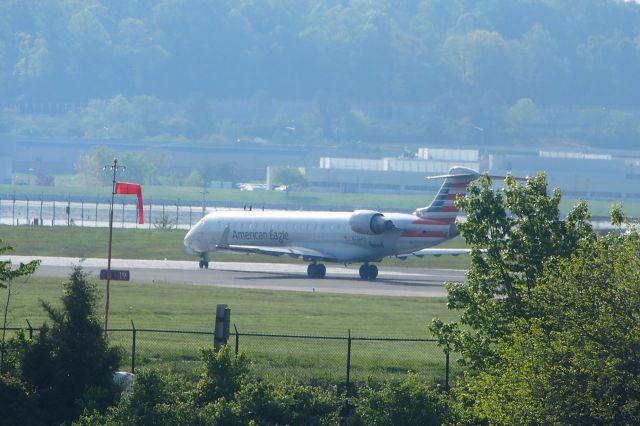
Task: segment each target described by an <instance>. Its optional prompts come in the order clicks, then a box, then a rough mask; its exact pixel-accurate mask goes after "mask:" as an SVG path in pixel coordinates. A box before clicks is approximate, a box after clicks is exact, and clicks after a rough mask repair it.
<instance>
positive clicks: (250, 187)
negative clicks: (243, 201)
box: [239, 183, 267, 191]
mask: <svg viewBox="0 0 640 426" xmlns="http://www.w3.org/2000/svg"><path fill="white" fill-rule="evenodd" d="M239 188H240V191H266V190H267V184H266V183H241V184H240V185H239Z"/></svg>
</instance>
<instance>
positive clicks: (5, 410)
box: [0, 374, 44, 426]
mask: <svg viewBox="0 0 640 426" xmlns="http://www.w3.org/2000/svg"><path fill="white" fill-rule="evenodd" d="M0 401H1V402H2V403H1V404H0V419H2V424H3V425H24V426H29V425H40V424H43V423H44V421H43V418H42V415H41V414H40V412H39V410H38V405H37V396H36V395H34V393H33V392H32V391H31V389H29V387H28V385H27V384H26V383H25V382H23V381H21V380H20V379H18V378H17V377H14V376H11V375H9V374H2V375H0Z"/></svg>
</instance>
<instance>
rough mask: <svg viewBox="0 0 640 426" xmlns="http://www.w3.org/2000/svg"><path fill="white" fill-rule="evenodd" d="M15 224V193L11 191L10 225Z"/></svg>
mask: <svg viewBox="0 0 640 426" xmlns="http://www.w3.org/2000/svg"><path fill="white" fill-rule="evenodd" d="M15 224H16V193H15V191H14V192H13V209H12V211H11V225H15Z"/></svg>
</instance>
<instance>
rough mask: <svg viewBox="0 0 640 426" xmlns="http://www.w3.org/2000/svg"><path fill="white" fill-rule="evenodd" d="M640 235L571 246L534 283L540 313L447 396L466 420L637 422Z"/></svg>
mask: <svg viewBox="0 0 640 426" xmlns="http://www.w3.org/2000/svg"><path fill="white" fill-rule="evenodd" d="M639 254H640V236H639V235H638V233H637V232H636V231H632V232H631V233H630V234H628V235H622V236H615V235H608V236H604V237H598V238H597V239H584V240H581V241H580V244H579V247H578V249H577V250H576V251H575V252H574V254H573V255H572V256H570V257H568V258H562V259H558V260H557V262H554V263H553V264H551V265H550V267H549V268H548V269H547V270H546V271H545V273H543V274H542V275H541V276H540V277H539V279H538V285H537V286H536V288H535V289H533V291H532V298H531V302H532V304H533V305H534V306H535V309H536V310H537V311H538V312H539V315H538V317H537V318H535V319H534V320H531V321H524V320H519V321H517V324H516V325H515V327H514V332H513V334H512V335H510V336H507V337H505V338H504V339H502V340H501V341H500V342H499V343H498V346H497V349H496V354H497V357H496V361H497V362H495V363H494V364H492V365H490V366H487V367H488V368H486V369H485V371H483V372H481V373H480V374H478V375H477V376H474V377H469V378H468V381H467V383H465V384H464V386H462V387H461V388H459V389H457V390H456V395H457V397H458V401H459V404H460V405H462V406H465V407H466V410H467V411H469V412H470V413H471V415H472V417H473V418H474V419H473V421H474V423H475V422H479V421H481V422H488V423H490V424H621V425H622V424H629V425H631V424H638V421H639V420H640V331H639V330H640V256H639Z"/></svg>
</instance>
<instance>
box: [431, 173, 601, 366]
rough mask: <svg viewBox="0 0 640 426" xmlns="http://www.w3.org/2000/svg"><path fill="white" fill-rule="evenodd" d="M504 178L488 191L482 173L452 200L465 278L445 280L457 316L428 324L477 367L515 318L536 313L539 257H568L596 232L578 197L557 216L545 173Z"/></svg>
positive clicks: (543, 260) (488, 359)
mask: <svg viewBox="0 0 640 426" xmlns="http://www.w3.org/2000/svg"><path fill="white" fill-rule="evenodd" d="M504 183H505V187H504V188H502V189H500V190H495V191H494V190H493V189H492V187H491V180H490V178H489V177H488V176H486V175H485V176H482V177H481V178H480V179H478V180H477V181H476V182H474V183H472V184H471V186H470V188H469V191H468V193H467V196H466V197H464V198H462V199H459V200H458V201H457V205H458V206H459V207H460V208H461V209H462V210H463V211H464V212H466V214H467V219H466V221H465V222H462V223H458V225H457V226H458V229H459V230H460V234H461V235H462V237H464V239H465V240H466V242H467V244H469V245H470V246H471V249H472V251H471V268H470V270H469V272H468V273H467V282H459V283H447V284H446V288H447V291H448V296H447V302H448V307H449V309H455V310H459V311H461V316H460V322H459V323H450V324H445V323H443V322H442V321H440V320H438V319H435V320H434V322H433V324H432V326H431V330H432V332H433V333H434V334H435V335H436V336H438V339H439V341H440V343H441V344H442V345H444V346H445V347H446V348H452V349H453V350H455V351H459V352H460V353H461V355H462V357H463V362H465V363H467V364H469V365H471V366H472V367H474V368H476V369H482V368H484V367H485V366H487V365H490V364H491V363H492V362H493V361H495V357H496V354H495V347H494V345H495V344H496V343H497V342H498V341H499V340H500V339H501V338H505V337H507V336H509V334H510V333H511V332H512V331H513V329H514V326H515V324H516V323H517V322H518V320H520V319H522V320H525V321H527V320H529V319H532V318H535V317H537V316H539V314H540V312H539V309H538V307H537V306H535V305H534V304H532V291H533V289H534V288H535V286H536V283H537V279H538V278H539V277H540V275H541V273H542V271H543V270H544V268H545V265H546V264H547V263H549V262H555V261H558V260H559V259H563V258H568V257H570V256H571V255H572V254H573V253H574V252H575V250H576V249H577V247H578V245H579V243H580V241H582V240H584V239H592V238H594V236H595V234H594V232H593V230H592V228H591V226H590V224H589V223H588V222H587V219H588V218H589V212H588V210H587V206H586V204H585V203H584V202H580V203H578V204H577V205H576V206H575V207H574V208H573V209H572V210H571V212H570V213H569V215H568V216H567V218H566V219H562V218H561V217H560V210H559V204H560V200H561V194H560V191H559V190H555V191H553V193H552V194H551V195H548V194H547V180H546V177H545V175H544V174H542V173H541V174H539V175H538V176H536V177H533V178H527V181H526V184H524V185H520V184H519V183H518V181H517V180H516V179H515V178H513V177H507V178H506V179H505V181H504Z"/></svg>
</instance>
